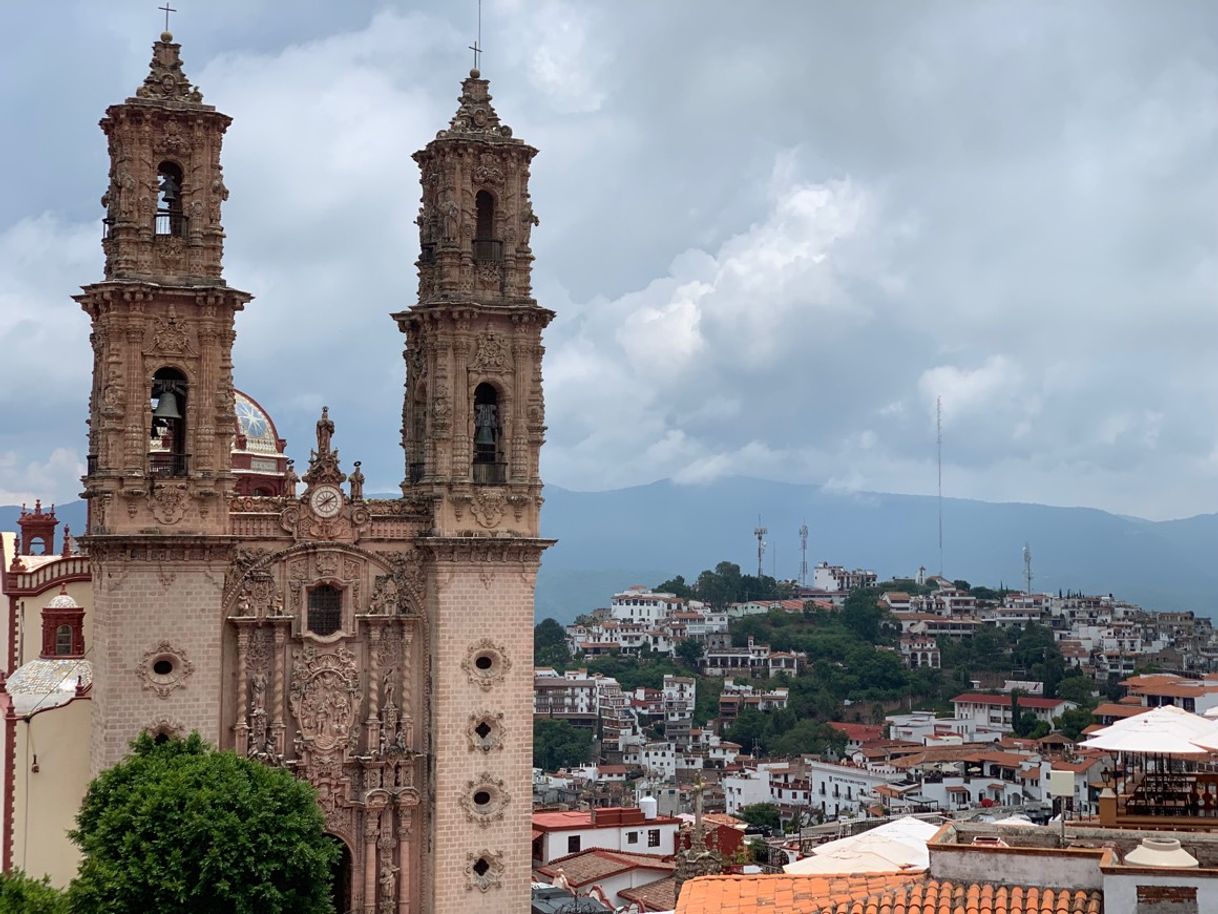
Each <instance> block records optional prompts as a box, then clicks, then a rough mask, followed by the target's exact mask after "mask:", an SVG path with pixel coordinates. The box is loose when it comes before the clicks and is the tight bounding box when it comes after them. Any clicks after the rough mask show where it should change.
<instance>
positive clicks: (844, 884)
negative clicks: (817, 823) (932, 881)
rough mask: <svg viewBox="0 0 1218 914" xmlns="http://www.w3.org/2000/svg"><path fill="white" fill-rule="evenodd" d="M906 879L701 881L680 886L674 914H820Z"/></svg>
mask: <svg viewBox="0 0 1218 914" xmlns="http://www.w3.org/2000/svg"><path fill="white" fill-rule="evenodd" d="M910 878H911V877H910V876H907V875H904V874H902V875H899V876H897V875H884V876H870V875H867V876H863V875H855V876H788V875H772V876H703V877H700V878H698V879H691V880H690V881H689V882H687V883H685V885H683V886H682V887H681V897H680V898H678V899H677V914H727V912H729V911H730V912H731V914H753V912H758V914H760V912H766V914H771V912H772V914H778V912H782V914H821V912H822V911H824V910H825V909H826V908H827V907H828V906H829V905H831V904H834V903H835V902H837V901H839V900H840V901H844V902H847V903H849V902H851V901H854V900H856V899H857V900H861V899H864V898H867V897H869V896H871V895H875V894H878V893H880V892H882V891H884V890H885V889H892V888H895V887H896V886H898V885H900V884H901V883H903V882H908V881H909V879H910Z"/></svg>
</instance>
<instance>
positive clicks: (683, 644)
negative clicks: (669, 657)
mask: <svg viewBox="0 0 1218 914" xmlns="http://www.w3.org/2000/svg"><path fill="white" fill-rule="evenodd" d="M677 659H678V660H680V661H681V662H682V663H684V664H685V665H686V666H688V667H689V668H690V669H691V670H697V669H698V665H699V664H700V663H701V662H702V645H701V644H700V643H699V642H698V641H695V640H694V639H693V638H686V639H684V640H683V641H678V642H677Z"/></svg>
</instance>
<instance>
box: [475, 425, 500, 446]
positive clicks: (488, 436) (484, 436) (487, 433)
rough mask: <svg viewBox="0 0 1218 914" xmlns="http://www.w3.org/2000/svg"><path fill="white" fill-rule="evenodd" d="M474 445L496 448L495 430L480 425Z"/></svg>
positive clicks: (476, 431)
mask: <svg viewBox="0 0 1218 914" xmlns="http://www.w3.org/2000/svg"><path fill="white" fill-rule="evenodd" d="M474 444H475V445H478V446H481V447H494V445H495V430H494V429H493V428H492V427H491V426H489V425H486V424H482V425H479V426H478V428H477V429H476V430H475V432H474Z"/></svg>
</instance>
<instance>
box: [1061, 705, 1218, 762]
mask: <svg viewBox="0 0 1218 914" xmlns="http://www.w3.org/2000/svg"><path fill="white" fill-rule="evenodd" d="M1198 740H1207V741H1211V742H1218V724H1216V723H1215V722H1214V721H1212V720H1207V719H1206V718H1204V717H1201V716H1200V715H1198V714H1192V713H1190V712H1189V711H1185V710H1183V709H1181V708H1177V707H1174V706H1172V705H1164V706H1163V707H1160V708H1155V709H1154V710H1152V711H1147V712H1146V713H1145V714H1138V715H1137V716H1135V717H1126V718H1124V719H1123V720H1118V721H1117V722H1116V723H1114V724H1112V725H1111V726H1108V727H1104V728H1102V729H1100V730H1097V731H1096V732H1095V733H1093V734H1091V736H1090V738H1088V739H1086V740H1084V741H1083V742H1081V743H1079V745H1080V746H1083V747H1085V748H1088V749H1104V750H1106V751H1108V752H1133V753H1140V754H1144V755H1208V754H1209V752H1210V751H1212V750H1211V749H1209V748H1203V747H1202V746H1201V745H1200V744H1199V743H1198Z"/></svg>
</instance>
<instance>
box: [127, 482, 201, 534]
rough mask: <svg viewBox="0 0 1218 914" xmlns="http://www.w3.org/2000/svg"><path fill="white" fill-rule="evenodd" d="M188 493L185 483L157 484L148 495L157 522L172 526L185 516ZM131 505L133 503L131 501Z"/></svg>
mask: <svg viewBox="0 0 1218 914" xmlns="http://www.w3.org/2000/svg"><path fill="white" fill-rule="evenodd" d="M189 499H190V495H189V494H188V492H187V490H186V485H185V483H170V484H161V485H158V486H157V487H156V488H155V489H154V490H153V491H152V494H151V495H150V496H149V502H150V508H151V510H152V516H153V517H155V518H156V519H157V521H158V522H159V523H162V524H164V525H165V526H167V527H172V526H173V525H174V524H176V523H177V522H178V521H180V520H181V519H182V518H183V517H185V516H186V508H187V505H188V503H189ZM131 504H132V505H134V504H135V503H134V502H132V503H131Z"/></svg>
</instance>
